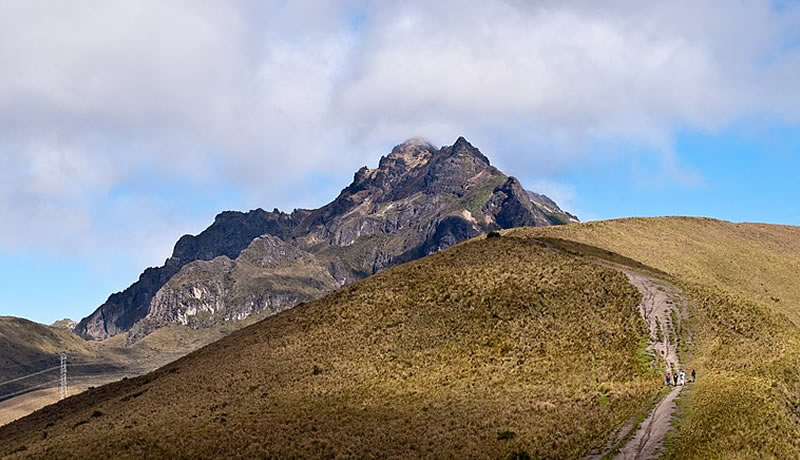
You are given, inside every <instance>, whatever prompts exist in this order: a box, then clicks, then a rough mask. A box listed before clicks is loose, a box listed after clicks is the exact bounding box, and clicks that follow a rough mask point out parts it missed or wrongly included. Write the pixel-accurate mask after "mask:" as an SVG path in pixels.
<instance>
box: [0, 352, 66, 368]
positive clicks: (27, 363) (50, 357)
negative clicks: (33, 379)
mask: <svg viewBox="0 0 800 460" xmlns="http://www.w3.org/2000/svg"><path fill="white" fill-rule="evenodd" d="M55 359H56V356H55V355H53V356H47V357H45V358H39V359H36V360H33V361H28V362H26V363H17V364H12V365H10V366H5V367H0V371H7V370H9V369H14V368H17V367H27V366H30V365H31V364H35V363H40V362H42V361H50V360H53V361H55Z"/></svg>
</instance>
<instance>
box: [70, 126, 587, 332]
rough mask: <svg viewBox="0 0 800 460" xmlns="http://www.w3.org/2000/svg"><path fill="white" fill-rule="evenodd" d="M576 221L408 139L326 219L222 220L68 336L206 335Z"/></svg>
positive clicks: (365, 173) (472, 165) (484, 168)
mask: <svg viewBox="0 0 800 460" xmlns="http://www.w3.org/2000/svg"><path fill="white" fill-rule="evenodd" d="M573 220H575V218H574V216H572V215H570V214H568V213H565V212H563V211H562V210H561V209H559V208H558V206H557V205H556V204H555V203H554V202H553V201H552V200H550V199H549V198H547V197H545V196H544V195H539V194H535V193H532V192H527V191H526V190H525V189H524V188H523V187H522V185H521V184H520V183H519V181H517V179H515V178H513V177H508V176H506V175H504V174H503V173H501V172H500V171H499V170H497V169H496V168H494V167H493V166H491V164H490V162H489V159H488V158H486V156H484V155H483V154H482V153H481V152H480V151H479V150H478V149H477V148H475V147H474V146H473V145H471V144H470V143H469V142H468V141H467V140H466V139H464V138H463V137H460V138H458V139H457V140H456V142H455V143H454V144H453V145H451V146H445V147H442V148H436V147H434V146H433V145H431V144H430V143H428V142H425V141H422V140H418V139H414V140H410V141H407V142H405V143H403V144H400V145H398V146H396V147H395V148H394V149H392V151H391V152H390V153H389V154H388V155H386V156H384V157H382V158H381V159H380V162H379V164H378V168H376V169H369V168H367V167H363V168H361V169H359V170H358V171H357V172H356V173H355V175H354V177H353V182H352V183H351V184H350V185H349V186H347V187H346V188H345V189H344V190H342V192H341V193H340V194H339V196H338V197H337V198H336V199H335V200H333V201H332V202H331V203H329V204H328V205H326V206H323V207H322V208H319V209H316V210H296V211H294V212H292V213H291V214H286V213H282V212H280V211H278V210H277V209H276V210H274V211H272V212H267V211H264V210H261V209H257V210H254V211H250V212H248V213H241V212H232V211H228V212H223V213H221V214H219V215H218V216H217V217H216V219H215V220H214V223H213V224H212V225H211V226H210V227H209V228H207V229H206V230H205V231H203V232H202V233H200V234H199V235H197V236H191V235H186V236H184V237H182V238H181V239H180V240H179V241H178V243H177V244H176V245H175V249H174V251H173V254H172V257H170V258H169V259H167V261H166V263H165V264H164V266H162V267H159V268H149V269H147V270H145V272H144V273H143V274H142V276H141V277H140V278H139V281H137V282H136V283H134V284H133V285H132V286H131V287H129V288H128V289H126V290H125V291H123V292H120V293H117V294H113V295H112V296H111V297H109V299H108V301H107V302H106V303H105V304H103V305H102V306H100V308H98V309H97V310H96V311H95V312H94V313H93V314H92V315H90V316H88V317H87V318H84V319H83V320H82V321H81V322H80V323H79V324H78V326H77V327H76V329H75V330H76V332H77V333H79V334H80V335H81V336H82V337H85V338H92V339H105V338H107V337H110V336H113V335H116V334H118V333H121V332H125V331H131V333H130V334H129V340H136V339H138V338H141V337H143V336H144V335H146V334H148V333H149V332H152V331H153V330H155V329H157V328H159V327H163V326H165V325H168V324H183V325H187V326H190V327H206V326H209V325H211V324H214V323H215V322H218V321H226V320H232V319H242V318H245V317H247V316H249V315H251V314H254V313H257V312H261V311H268V312H277V311H280V310H283V309H285V308H289V307H291V306H293V305H295V304H296V303H298V302H305V301H308V300H312V299H314V298H317V297H319V296H321V295H323V294H324V293H326V292H329V291H331V290H333V289H335V288H336V287H338V286H341V285H343V284H345V283H349V282H352V281H355V280H358V279H361V278H364V277H366V276H369V275H371V274H373V273H375V272H376V271H378V270H380V269H383V268H386V267H389V266H391V265H395V264H397V263H401V262H405V261H408V260H412V259H415V258H418V257H423V256H425V255H427V254H430V253H432V252H436V251H439V250H441V249H444V248H447V247H449V246H452V245H454V244H456V243H458V242H461V241H464V240H466V239H469V238H472V237H474V236H477V235H479V234H481V233H485V232H488V231H490V230H495V229H498V228H510V227H518V226H543V225H552V224H558V223H567V222H570V221H573Z"/></svg>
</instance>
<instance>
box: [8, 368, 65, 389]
mask: <svg viewBox="0 0 800 460" xmlns="http://www.w3.org/2000/svg"><path fill="white" fill-rule="evenodd" d="M60 368H61V366H55V367H49V368H47V369H44V370H41V371H38V372H34V373H32V374H28V375H23V376H22V377H17V378H15V379H11V380H6V381H5V382H2V383H0V386H3V385H8V384H9V383H14V382H19V381H20V380H25V379H27V378H31V377H35V376H37V375H41V374H44V373H45V372H50V371H54V370H56V369H60Z"/></svg>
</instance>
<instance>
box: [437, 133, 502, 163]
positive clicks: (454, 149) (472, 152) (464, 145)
mask: <svg viewBox="0 0 800 460" xmlns="http://www.w3.org/2000/svg"><path fill="white" fill-rule="evenodd" d="M442 152H443V153H446V154H447V155H448V156H466V157H475V158H477V159H478V160H480V161H481V162H483V163H486V166H489V165H490V164H491V163H490V162H489V159H488V158H486V155H484V154H482V153H481V151H480V150H478V148H477V147H475V146H474V145H472V144H470V143H469V141H468V140H466V139H465V138H464V137H463V136H460V137H459V138H458V139H456V142H455V143H454V144H453V145H451V146H450V147H447V146H445V147H442Z"/></svg>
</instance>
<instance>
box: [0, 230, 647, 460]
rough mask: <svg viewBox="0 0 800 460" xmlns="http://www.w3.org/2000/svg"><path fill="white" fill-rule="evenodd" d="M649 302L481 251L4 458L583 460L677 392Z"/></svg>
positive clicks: (522, 258) (68, 421)
mask: <svg viewBox="0 0 800 460" xmlns="http://www.w3.org/2000/svg"><path fill="white" fill-rule="evenodd" d="M640 298H641V296H640V294H639V293H638V291H636V289H635V288H634V287H633V286H631V285H630V283H629V282H628V280H627V278H626V277H625V276H624V275H623V274H620V273H618V272H615V271H613V270H611V269H608V268H604V267H601V266H598V265H595V264H589V263H585V262H584V261H582V260H581V259H579V258H576V257H573V256H570V255H567V254H565V253H564V252H562V251H558V250H555V249H551V248H548V247H547V246H546V245H544V244H543V243H541V242H538V241H533V240H530V239H524V238H523V239H520V238H513V237H503V238H490V239H485V238H481V239H479V240H473V241H471V242H468V243H466V244H462V245H459V246H456V247H454V248H451V249H449V250H446V251H442V252H440V253H437V254H435V255H432V256H430V257H427V258H425V259H422V260H419V261H416V262H411V263H408V264H405V265H402V266H398V267H395V268H393V269H389V270H387V271H383V272H380V273H379V274H377V275H375V276H373V277H371V278H369V279H367V280H364V281H361V282H358V283H355V284H353V285H351V286H348V287H345V288H342V289H340V290H338V291H336V292H335V293H333V294H331V295H328V296H326V297H324V298H322V299H320V300H318V301H315V302H312V303H309V304H305V305H301V306H298V307H296V308H294V309H291V310H288V311H285V312H283V313H280V314H278V315H276V316H273V317H270V318H267V319H266V320H264V321H262V322H260V323H258V324H255V325H253V326H251V327H248V328H246V329H243V330H240V331H237V332H235V333H233V334H232V335H230V336H229V337H226V338H224V339H222V340H220V341H218V342H216V343H213V344H211V345H209V346H208V347H205V348H203V349H201V350H198V351H197V352H194V353H192V354H190V355H188V356H186V357H184V358H182V359H180V360H178V361H176V362H174V363H172V364H170V365H168V366H165V367H164V368H162V369H160V370H158V371H156V372H154V373H152V374H148V375H145V376H142V377H139V378H136V379H130V380H127V381H123V382H118V383H115V384H111V385H107V386H103V387H100V388H97V389H94V390H90V391H88V392H86V393H83V394H81V395H78V396H75V397H72V398H69V399H67V400H66V401H63V402H62V403H59V404H57V405H54V406H50V407H47V408H45V409H43V410H41V411H38V412H36V413H34V414H32V415H31V416H29V417H27V418H25V419H23V420H20V421H18V422H16V423H14V424H11V425H7V426H5V427H2V428H0V455H11V454H15V453H16V454H19V455H23V456H24V455H32V456H55V457H58V456H62V455H66V454H69V455H72V456H78V457H82V458H92V457H100V456H102V457H105V456H107V455H108V454H109V452H113V454H114V455H115V456H129V457H141V456H143V455H149V456H156V457H166V456H184V457H187V456H188V457H197V456H201V457H213V456H247V457H264V456H278V457H297V456H304V457H305V456H337V455H338V456H355V457H369V456H382V457H392V456H409V455H411V456H434V457H442V456H468V455H469V456H490V457H504V456H509V455H512V454H518V455H519V456H520V457H522V456H524V455H525V454H527V455H530V456H532V457H542V456H550V457H560V458H564V457H580V456H583V455H586V454H587V453H588V452H590V451H591V450H592V449H599V448H601V447H603V446H605V445H606V444H607V443H608V441H609V440H610V439H611V438H612V437H613V436H614V435H615V432H616V431H617V429H618V428H619V427H621V426H622V425H623V424H624V423H625V422H626V421H627V420H628V419H630V418H631V417H632V416H634V415H635V414H637V413H639V412H640V410H641V408H642V407H644V406H646V405H647V404H648V403H649V402H650V401H652V399H653V398H654V397H655V395H656V394H657V393H658V392H659V390H660V389H661V386H662V383H661V376H660V372H656V371H654V370H653V368H652V367H651V363H650V362H649V359H642V358H643V357H644V355H643V350H642V347H643V340H644V341H645V342H646V335H647V331H646V329H645V326H644V324H643V323H642V321H641V318H640V317H639V315H638V311H637V304H638V302H639V300H640ZM45 433H46V434H45ZM112 449H113V450H112Z"/></svg>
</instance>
